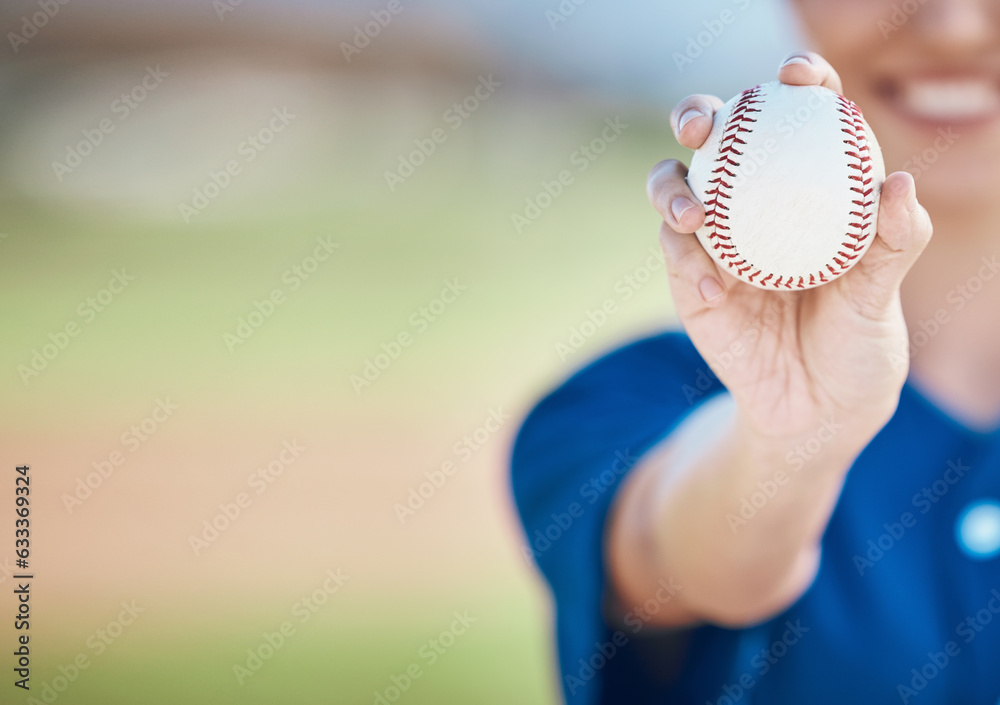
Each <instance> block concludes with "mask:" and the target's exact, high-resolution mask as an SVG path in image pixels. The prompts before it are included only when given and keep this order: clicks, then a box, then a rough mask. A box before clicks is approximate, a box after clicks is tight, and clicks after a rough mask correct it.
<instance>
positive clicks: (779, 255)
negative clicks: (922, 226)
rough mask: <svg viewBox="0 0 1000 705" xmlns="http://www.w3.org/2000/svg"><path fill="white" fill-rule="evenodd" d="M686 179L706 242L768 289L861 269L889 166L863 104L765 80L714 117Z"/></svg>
mask: <svg viewBox="0 0 1000 705" xmlns="http://www.w3.org/2000/svg"><path fill="white" fill-rule="evenodd" d="M687 178H688V185H689V186H690V187H691V190H692V191H693V192H694V194H695V196H697V197H698V198H699V199H701V202H702V203H703V204H704V206H705V211H706V218H705V224H704V225H703V226H702V227H701V228H700V229H699V230H698V233H697V236H698V240H699V241H700V242H701V244H702V246H703V247H704V248H705V250H706V251H707V252H708V253H709V254H710V255H711V256H712V257H713V258H714V259H715V260H716V261H717V262H718V263H719V265H720V267H721V268H722V269H723V271H726V272H728V273H730V274H732V275H733V276H735V277H738V278H739V279H741V280H742V281H745V282H747V283H749V284H753V285H754V286H757V287H760V288H762V289H772V290H773V289H781V290H795V289H809V288H812V287H815V286H819V285H821V284H825V283H827V282H830V281H833V280H834V279H836V278H837V277H839V276H841V275H842V274H844V272H846V271H848V270H849V269H850V268H851V267H853V266H854V265H855V264H856V263H857V262H858V260H859V259H860V258H861V256H862V255H863V254H864V253H865V251H866V250H867V249H868V247H869V245H871V243H872V240H873V239H874V237H875V221H876V219H877V216H878V202H879V192H880V190H881V188H882V182H883V181H884V180H885V165H884V164H883V162H882V152H881V150H880V149H879V146H878V142H877V141H876V140H875V135H873V134H872V131H871V128H869V127H868V123H866V122H865V119H864V117H863V116H862V115H861V111H860V110H858V107H857V106H856V105H855V104H854V103H852V102H851V101H849V100H847V99H846V98H844V97H843V96H841V95H839V94H837V93H835V92H833V91H831V90H828V89H826V88H821V87H819V86H789V85H785V84H783V83H779V82H776V81H775V82H772V83H764V84H761V85H759V86H756V87H754V88H750V89H748V90H746V91H743V93H741V94H739V95H737V96H736V97H734V98H732V99H731V100H730V101H729V102H727V103H726V104H725V105H724V106H723V107H722V108H720V109H719V110H718V111H717V112H716V114H715V121H714V124H713V126H712V132H711V134H710V135H709V136H708V139H707V140H705V143H704V144H703V145H702V146H701V148H699V149H698V150H697V151H695V153H694V157H693V158H692V160H691V168H690V171H689V172H688V177H687Z"/></svg>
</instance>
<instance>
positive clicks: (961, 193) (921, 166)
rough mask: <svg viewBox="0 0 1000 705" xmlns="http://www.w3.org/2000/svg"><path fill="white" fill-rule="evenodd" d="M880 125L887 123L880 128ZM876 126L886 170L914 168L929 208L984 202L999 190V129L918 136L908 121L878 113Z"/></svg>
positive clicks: (971, 204) (912, 169) (920, 192)
mask: <svg viewBox="0 0 1000 705" xmlns="http://www.w3.org/2000/svg"><path fill="white" fill-rule="evenodd" d="M876 124H877V125H878V126H876ZM880 127H883V128H885V129H881V131H880ZM872 129H873V130H875V134H876V135H877V136H878V138H879V143H880V144H881V146H882V153H883V156H884V157H885V165H886V172H891V171H900V170H903V171H908V172H910V173H911V174H912V175H913V177H914V179H916V182H917V193H918V194H919V197H920V200H921V202H923V203H924V204H925V205H926V206H927V207H928V208H929V209H932V210H933V207H934V206H938V207H948V208H951V207H954V206H956V205H961V206H967V207H971V208H976V207H979V208H981V207H982V205H983V204H986V203H989V204H993V202H994V201H995V200H996V194H997V193H998V192H1000V130H997V129H992V130H988V131H987V130H980V131H978V132H972V133H969V134H964V135H963V134H962V133H961V132H960V131H957V130H956V131H952V132H951V133H949V132H948V131H942V133H941V134H939V135H927V134H921V135H919V136H916V135H914V134H913V133H912V131H911V130H910V129H908V128H907V127H906V126H902V125H899V124H897V125H892V124H891V123H886V122H883V121H881V120H878V119H877V118H876V122H875V123H873V124H872Z"/></svg>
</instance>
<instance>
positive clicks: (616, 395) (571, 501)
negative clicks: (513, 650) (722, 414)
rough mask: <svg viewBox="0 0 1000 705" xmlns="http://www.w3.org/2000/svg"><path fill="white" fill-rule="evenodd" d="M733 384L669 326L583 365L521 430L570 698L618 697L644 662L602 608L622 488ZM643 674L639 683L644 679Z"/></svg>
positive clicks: (535, 544)
mask: <svg viewBox="0 0 1000 705" xmlns="http://www.w3.org/2000/svg"><path fill="white" fill-rule="evenodd" d="M722 389H723V388H722V386H721V384H720V383H719V382H718V380H717V379H716V378H715V376H714V375H712V373H711V371H710V369H709V368H708V366H707V365H706V364H705V362H704V361H703V360H702V359H701V357H700V356H699V355H698V353H697V351H696V350H695V348H694V346H693V345H692V344H691V342H690V341H689V340H688V338H687V337H686V336H685V335H683V334H680V333H667V334H664V335H661V336H658V337H655V338H649V339H646V340H642V341H639V342H636V343H633V344H631V345H629V346H627V347H625V348H622V349H620V350H618V351H616V352H613V353H611V354H610V355H608V356H606V357H604V358H602V359H600V360H598V361H596V362H594V363H593V364H591V365H589V366H588V367H586V368H584V369H583V370H581V371H580V372H578V373H577V374H575V375H574V376H573V377H571V378H570V379H569V380H568V381H567V382H566V383H565V384H563V385H562V386H561V387H559V388H558V389H557V390H556V391H554V392H553V393H551V394H550V395H549V396H547V397H546V398H545V399H544V400H542V401H541V402H540V403H539V404H538V406H537V407H536V408H535V409H534V410H533V411H532V412H531V414H530V415H529V416H528V417H527V419H526V420H525V421H524V424H523V425H522V427H521V430H520V432H519V433H518V436H517V440H516V442H515V444H514V450H513V456H512V461H511V465H512V483H513V491H514V498H515V501H516V503H517V508H518V511H519V513H520V516H521V520H522V522H523V524H524V530H525V534H526V539H527V544H526V545H525V546H524V547H523V549H522V550H523V553H524V554H525V556H526V557H527V558H530V559H533V560H534V561H535V562H536V563H537V564H538V567H539V568H540V570H541V572H542V574H543V575H544V577H545V579H546V581H547V582H548V584H549V586H550V588H551V590H552V595H553V598H554V601H555V612H556V615H555V619H556V643H557V648H558V654H559V664H560V666H559V670H560V682H561V684H562V687H563V692H564V694H565V697H566V702H567V703H570V704H571V705H595V704H596V703H598V702H605V701H607V700H606V698H605V697H604V696H602V692H605V691H606V689H607V688H608V686H609V683H610V682H611V681H618V680H619V679H620V678H621V677H622V676H623V674H625V673H628V672H631V671H633V670H634V669H635V668H636V666H635V664H634V663H631V664H630V663H627V662H628V661H631V660H633V657H634V654H631V652H632V651H634V649H632V648H631V646H629V647H628V648H625V646H624V645H623V644H620V643H619V644H618V645H617V646H615V644H616V641H615V639H613V638H612V636H613V631H612V630H610V629H609V628H608V627H607V625H606V624H605V622H604V619H603V617H602V608H603V600H604V587H605V574H604V562H603V537H604V528H605V527H604V525H605V519H606V516H607V513H608V507H609V505H610V502H611V499H612V498H613V496H614V494H615V492H616V490H617V488H618V486H619V484H620V483H621V481H622V479H623V478H624V477H625V476H626V475H627V474H628V471H629V469H630V468H631V467H632V466H633V465H634V464H635V462H636V460H637V459H638V458H639V457H641V456H642V455H643V453H645V452H646V451H647V450H649V449H650V448H651V447H652V446H654V445H655V444H657V443H658V442H659V441H660V440H662V439H663V438H664V437H665V436H667V435H668V434H669V433H670V432H671V431H672V430H673V429H674V428H675V427H676V426H677V425H678V424H679V423H680V422H681V421H682V420H683V419H684V418H685V417H686V416H687V415H688V413H690V411H691V410H692V409H694V408H696V407H697V406H698V404H700V403H701V402H703V401H705V400H707V399H708V398H710V397H711V396H713V395H715V394H716V393H718V392H720V391H722ZM618 635H619V636H622V634H621V633H620V632H619V633H618ZM633 641H634V640H633ZM626 652H629V653H630V654H631V655H623V654H626ZM595 666H596V668H595ZM616 674H618V675H616ZM640 681H641V679H639V680H631V681H630V682H631V685H632V687H633V688H641V684H640ZM631 695H632V698H631V699H630V701H631V702H643V701H644V700H643V698H642V697H639V695H640V694H639V692H638V690H633V691H632V693H631ZM661 702H662V701H661Z"/></svg>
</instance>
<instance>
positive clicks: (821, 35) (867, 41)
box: [793, 0, 894, 68]
mask: <svg viewBox="0 0 1000 705" xmlns="http://www.w3.org/2000/svg"><path fill="white" fill-rule="evenodd" d="M793 5H794V6H795V7H796V8H797V10H798V12H797V13H796V14H797V15H798V18H799V22H800V26H801V27H802V30H803V31H804V32H805V34H806V36H807V37H808V38H809V39H811V40H812V43H813V45H814V47H815V48H816V50H817V51H818V52H819V53H820V54H822V55H823V56H824V58H826V59H827V60H828V61H830V63H832V64H833V65H834V66H836V67H838V68H839V64H840V63H841V62H842V61H843V62H847V63H850V62H852V61H857V60H858V59H859V58H862V57H864V56H866V54H865V53H861V54H859V52H864V51H866V50H870V49H874V48H875V47H876V46H877V45H879V44H882V43H884V42H885V40H886V37H887V36H888V35H891V34H893V31H892V30H893V29H894V27H893V26H892V25H891V23H889V22H887V18H888V17H889V16H890V15H891V14H892V5H891V4H890V3H886V2H883V0H798V1H797V2H795V3H793Z"/></svg>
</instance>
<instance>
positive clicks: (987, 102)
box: [878, 75, 1000, 127]
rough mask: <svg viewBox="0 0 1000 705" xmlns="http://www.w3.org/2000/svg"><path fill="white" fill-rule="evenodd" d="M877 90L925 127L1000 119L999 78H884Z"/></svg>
mask: <svg viewBox="0 0 1000 705" xmlns="http://www.w3.org/2000/svg"><path fill="white" fill-rule="evenodd" d="M878 92H879V94H880V95H881V96H882V97H883V98H884V99H886V100H887V101H888V102H889V103H890V105H892V106H893V108H895V110H896V112H898V113H900V114H901V115H902V116H903V117H904V118H907V119H909V120H910V121H913V122H918V123H922V124H924V125H927V126H935V127H940V126H943V125H975V124H982V123H986V122H989V121H993V120H996V119H997V118H1000V80H997V79H996V78H990V77H986V76H968V75H966V76H948V77H921V78H906V79H887V80H885V81H882V82H881V83H880V85H879V91H878Z"/></svg>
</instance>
